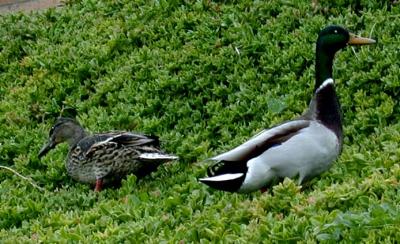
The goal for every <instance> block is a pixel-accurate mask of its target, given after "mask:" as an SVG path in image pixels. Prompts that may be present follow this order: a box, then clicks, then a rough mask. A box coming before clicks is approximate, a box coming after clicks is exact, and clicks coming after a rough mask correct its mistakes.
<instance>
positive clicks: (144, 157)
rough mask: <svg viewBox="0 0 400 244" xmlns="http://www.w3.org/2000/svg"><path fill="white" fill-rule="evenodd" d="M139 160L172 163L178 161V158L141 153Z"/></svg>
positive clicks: (160, 154)
mask: <svg viewBox="0 0 400 244" xmlns="http://www.w3.org/2000/svg"><path fill="white" fill-rule="evenodd" d="M139 159H141V160H144V161H172V160H177V159H179V157H177V156H174V155H168V154H162V153H142V154H140V155H139Z"/></svg>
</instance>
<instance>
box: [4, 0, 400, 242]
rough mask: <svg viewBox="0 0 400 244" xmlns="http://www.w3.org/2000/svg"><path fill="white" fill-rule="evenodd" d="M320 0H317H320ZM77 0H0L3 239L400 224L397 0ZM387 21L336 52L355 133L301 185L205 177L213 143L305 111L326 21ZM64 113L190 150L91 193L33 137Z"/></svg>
mask: <svg viewBox="0 0 400 244" xmlns="http://www.w3.org/2000/svg"><path fill="white" fill-rule="evenodd" d="M312 2H313V3H312ZM335 2H336V3H335V4H334V3H332V2H331V1H306V0H300V1H287V0H277V1H251V0H246V1H238V2H235V1H233V2H231V1H226V2H224V1H221V2H218V1H217V2H212V1H196V2H194V1H193V2H192V1H179V0H175V1H164V0H161V1H131V0H119V1H97V0H83V1H70V2H68V3H67V5H66V6H64V7H63V8H60V9H56V10H54V9H50V10H46V11H42V12H39V13H31V14H21V13H14V14H7V15H4V16H0V100H1V104H0V138H1V141H0V164H1V165H5V166H8V167H11V168H13V169H15V170H16V171H18V172H20V173H21V174H23V175H25V176H29V177H30V178H32V179H33V180H34V181H35V182H36V183H37V184H39V185H40V186H41V187H43V188H44V189H45V190H44V191H43V192H41V191H39V190H37V189H36V188H34V187H33V186H32V185H30V184H29V183H28V182H27V181H25V180H22V179H21V178H20V177H18V176H17V175H15V174H12V173H11V172H9V171H7V170H3V169H0V242H2V243H3V242H5V243H13V242H26V241H28V242H29V241H35V242H36V241H45V242H53V241H60V240H75V241H84V242H93V241H96V242H99V241H110V242H119V241H122V240H131V241H136V242H142V241H149V242H154V243H157V242H160V241H162V240H167V241H172V242H177V241H181V240H183V241H195V242H197V241H205V242H208V241H217V240H224V241H228V242H230V241H238V242H249V241H253V242H258V241H265V242H270V241H306V242H309V241H322V240H329V241H338V240H347V241H349V242H356V241H371V242H375V241H388V242H394V241H395V240H400V232H399V231H398V230H399V229H400V206H399V205H400V192H399V189H400V187H399V180H400V165H399V161H400V122H399V118H400V106H399V105H400V104H399V95H400V89H399V88H400V68H399V60H400V54H399V50H400V49H399V45H400V21H398V20H399V18H400V5H398V4H395V3H392V2H391V1H379V0H375V1H374V0H371V1H364V0H341V1H335ZM328 24H340V25H343V26H346V27H347V28H349V29H350V30H352V31H354V32H355V33H357V34H361V35H364V36H372V37H377V38H378V39H379V43H378V44H377V45H375V46H368V47H361V48H354V49H352V48H347V49H346V50H344V51H341V52H340V53H338V55H337V58H336V61H335V69H334V75H335V80H336V82H337V83H336V84H337V91H338V93H339V96H340V100H341V103H342V110H343V113H344V124H345V128H344V129H345V142H344V143H345V145H344V148H343V152H342V155H341V157H340V158H339V159H338V160H337V161H336V163H335V164H334V166H333V167H332V168H331V170H329V171H328V172H326V173H324V174H323V175H321V176H320V177H318V178H316V179H314V180H312V181H311V182H310V184H309V185H308V186H306V187H304V188H303V189H301V188H300V187H299V186H297V185H296V184H295V181H292V180H289V179H286V180H285V181H284V182H282V183H281V184H279V185H276V186H275V187H273V188H271V189H270V190H269V191H268V192H266V193H263V194H261V193H260V192H256V193H252V194H242V195H241V194H231V193H226V192H220V191H216V190H213V189H210V188H208V187H206V186H205V185H202V184H199V183H198V182H197V178H198V177H201V176H204V175H205V169H206V166H207V165H208V164H209V163H208V162H206V161H204V160H205V159H207V158H208V157H210V156H212V155H215V154H217V153H220V152H222V151H224V150H227V149H229V148H232V147H233V146H236V145H238V144H239V143H241V142H243V141H244V140H246V139H247V138H249V137H250V136H252V135H253V134H255V133H257V132H258V131H260V130H262V129H263V128H267V127H269V126H271V125H274V124H276V123H279V122H282V121H284V120H288V119H291V118H294V117H295V116H298V115H300V114H301V113H302V112H303V111H304V110H305V109H306V108H307V105H308V102H309V99H310V97H311V93H312V89H313V84H314V83H313V79H314V78H313V77H314V50H315V40H316V37H317V33H318V31H319V30H320V29H321V28H323V27H324V26H326V25H328ZM59 115H64V116H76V117H77V119H78V120H79V121H80V122H81V123H82V124H83V125H84V126H85V127H87V128H88V129H89V130H90V131H93V132H97V131H108V130H113V129H124V130H132V131H142V132H145V133H150V134H157V135H159V136H160V138H161V140H162V142H163V147H164V149H165V151H167V152H170V153H175V154H177V155H179V156H180V160H179V161H177V162H174V163H170V164H166V165H164V166H162V167H161V168H160V170H159V171H157V172H155V173H152V174H151V175H150V176H148V177H145V178H144V179H141V180H136V178H135V177H134V176H128V177H127V178H126V180H124V181H123V182H122V186H121V187H120V188H117V189H113V188H108V189H106V190H104V191H103V192H101V193H98V194H96V193H94V192H93V190H92V188H91V187H90V186H87V185H82V184H79V183H77V182H75V181H73V180H71V179H70V178H69V177H68V176H67V174H66V171H65V166H64V160H65V157H66V153H67V146H66V145H62V146H59V147H57V149H56V150H53V151H52V152H51V153H49V155H47V156H46V157H45V158H44V159H43V160H40V161H39V160H38V158H37V153H38V150H39V149H40V147H41V146H42V145H43V143H44V142H45V140H46V139H47V135H48V131H49V128H50V126H51V125H52V123H53V122H54V121H55V119H56V118H57V117H58V116H59Z"/></svg>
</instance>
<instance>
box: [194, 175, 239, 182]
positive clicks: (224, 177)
mask: <svg viewBox="0 0 400 244" xmlns="http://www.w3.org/2000/svg"><path fill="white" fill-rule="evenodd" d="M242 176H243V173H236V174H223V175H217V176H213V177H208V178H201V179H199V180H200V181H229V180H235V179H237V178H240V177H242Z"/></svg>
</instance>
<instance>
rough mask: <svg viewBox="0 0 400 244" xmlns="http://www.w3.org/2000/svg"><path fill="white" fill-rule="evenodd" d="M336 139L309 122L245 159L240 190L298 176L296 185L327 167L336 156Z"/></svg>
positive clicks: (243, 190)
mask: <svg viewBox="0 0 400 244" xmlns="http://www.w3.org/2000/svg"><path fill="white" fill-rule="evenodd" d="M339 151H340V148H339V141H338V138H337V137H336V135H335V134H334V133H333V132H332V131H331V130H329V129H328V128H326V127H325V126H323V125H321V124H319V123H316V122H311V124H310V126H309V127H307V128H304V129H302V130H300V131H299V133H298V134H297V135H295V136H293V137H291V138H290V139H289V140H287V141H286V142H284V143H282V144H281V145H278V146H274V147H271V148H269V149H268V150H267V151H265V152H264V153H262V154H261V155H259V156H258V157H256V158H253V159H251V160H249V161H248V163H247V166H248V168H249V170H248V172H247V174H246V178H245V180H244V182H243V185H242V187H241V188H240V189H239V191H241V192H248V191H254V190H256V189H259V188H261V187H263V186H265V185H266V184H268V183H269V182H270V181H271V180H273V179H275V178H278V177H279V178H283V177H289V178H292V177H295V176H297V175H298V176H299V184H301V183H302V181H303V180H304V179H305V178H311V177H314V176H316V175H319V174H321V173H322V172H324V171H326V170H328V169H329V168H330V166H331V165H332V162H333V161H334V160H335V159H336V158H337V156H338V155H339Z"/></svg>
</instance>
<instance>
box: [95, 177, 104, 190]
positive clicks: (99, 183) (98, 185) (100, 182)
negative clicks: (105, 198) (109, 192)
mask: <svg viewBox="0 0 400 244" xmlns="http://www.w3.org/2000/svg"><path fill="white" fill-rule="evenodd" d="M102 188H103V179H97V180H96V187H95V188H94V191H96V192H99V191H101V189H102Z"/></svg>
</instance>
